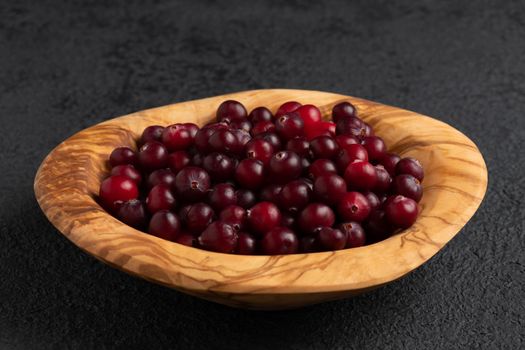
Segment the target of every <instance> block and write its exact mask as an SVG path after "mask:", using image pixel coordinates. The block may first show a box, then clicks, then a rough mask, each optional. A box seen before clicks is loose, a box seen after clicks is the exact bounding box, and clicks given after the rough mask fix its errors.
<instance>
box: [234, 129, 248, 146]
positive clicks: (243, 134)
mask: <svg viewBox="0 0 525 350" xmlns="http://www.w3.org/2000/svg"><path fill="white" fill-rule="evenodd" d="M230 131H231V132H232V133H233V135H234V136H235V137H236V138H237V142H238V147H239V149H240V150H242V147H244V146H245V145H246V144H247V143H248V142H249V141H250V140H251V139H252V135H250V132H249V131H246V130H244V129H230Z"/></svg>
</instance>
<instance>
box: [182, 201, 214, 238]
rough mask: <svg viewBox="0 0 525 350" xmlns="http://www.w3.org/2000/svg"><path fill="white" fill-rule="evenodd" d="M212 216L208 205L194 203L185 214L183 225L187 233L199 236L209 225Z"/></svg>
mask: <svg viewBox="0 0 525 350" xmlns="http://www.w3.org/2000/svg"><path fill="white" fill-rule="evenodd" d="M214 215H215V213H214V212H213V209H212V208H211V207H210V206H209V205H208V204H206V203H202V202H200V203H195V204H193V205H191V207H190V208H189V210H188V212H187V213H186V217H185V219H184V224H185V225H186V228H187V229H188V231H190V232H191V233H193V234H199V233H201V232H202V231H204V230H205V229H206V227H208V225H209V224H211V222H212V221H213V217H214Z"/></svg>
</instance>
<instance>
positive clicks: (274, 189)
mask: <svg viewBox="0 0 525 350" xmlns="http://www.w3.org/2000/svg"><path fill="white" fill-rule="evenodd" d="M281 189H282V186H281V185H277V184H270V185H266V186H265V187H264V188H263V189H262V190H261V193H259V199H260V200H262V201H265V202H273V203H277V202H278V201H279V194H280V193H281Z"/></svg>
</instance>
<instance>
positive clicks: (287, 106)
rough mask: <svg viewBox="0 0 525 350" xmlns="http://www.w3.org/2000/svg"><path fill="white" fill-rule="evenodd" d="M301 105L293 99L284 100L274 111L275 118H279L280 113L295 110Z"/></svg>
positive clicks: (283, 113)
mask: <svg viewBox="0 0 525 350" xmlns="http://www.w3.org/2000/svg"><path fill="white" fill-rule="evenodd" d="M301 106H302V105H301V104H300V103H299V102H295V101H288V102H285V103H283V104H282V105H281V106H280V107H279V109H277V112H275V118H279V117H280V116H282V115H285V114H289V113H291V112H295V111H296V110H297V109H298V108H299V107H301Z"/></svg>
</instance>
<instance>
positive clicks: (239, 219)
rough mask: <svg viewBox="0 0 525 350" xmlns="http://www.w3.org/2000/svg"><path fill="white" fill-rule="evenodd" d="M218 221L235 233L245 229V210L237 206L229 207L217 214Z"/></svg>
mask: <svg viewBox="0 0 525 350" xmlns="http://www.w3.org/2000/svg"><path fill="white" fill-rule="evenodd" d="M219 219H220V220H221V221H222V222H224V223H227V224H228V225H231V226H232V227H233V228H234V230H235V231H241V230H244V229H245V228H246V210H245V209H244V208H242V207H239V206H238V205H229V206H227V207H226V208H224V209H223V210H222V211H221V213H220V214H219Z"/></svg>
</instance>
